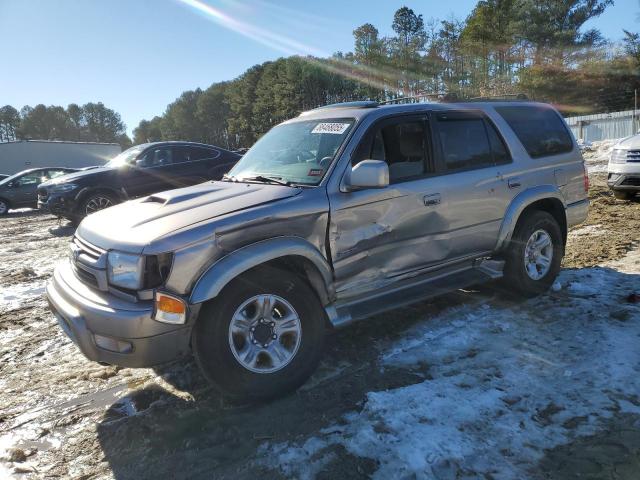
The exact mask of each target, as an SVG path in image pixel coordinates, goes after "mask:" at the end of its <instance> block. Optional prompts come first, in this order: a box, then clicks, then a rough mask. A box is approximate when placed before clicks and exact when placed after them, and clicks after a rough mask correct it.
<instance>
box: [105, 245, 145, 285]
mask: <svg viewBox="0 0 640 480" xmlns="http://www.w3.org/2000/svg"><path fill="white" fill-rule="evenodd" d="M143 261H144V259H143V257H141V256H140V255H133V254H131V253H123V252H115V251H111V252H109V254H108V255H107V276H108V278H109V283H110V284H112V285H116V286H118V287H122V288H128V289H130V290H137V289H139V288H141V287H142V272H143V265H142V264H143Z"/></svg>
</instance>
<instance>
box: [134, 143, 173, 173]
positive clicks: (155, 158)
mask: <svg viewBox="0 0 640 480" xmlns="http://www.w3.org/2000/svg"><path fill="white" fill-rule="evenodd" d="M172 163H173V151H172V149H171V148H167V147H158V148H151V149H149V150H147V152H146V153H145V154H144V158H142V159H141V161H140V163H138V165H139V166H141V167H144V168H149V167H162V166H165V165H171V164H172Z"/></svg>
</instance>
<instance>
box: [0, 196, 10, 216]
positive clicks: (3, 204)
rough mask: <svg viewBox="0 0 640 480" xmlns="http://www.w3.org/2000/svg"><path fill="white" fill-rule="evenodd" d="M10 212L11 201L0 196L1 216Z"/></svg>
mask: <svg viewBox="0 0 640 480" xmlns="http://www.w3.org/2000/svg"><path fill="white" fill-rule="evenodd" d="M7 213H9V202H7V201H6V200H3V199H2V198H0V217H2V216H4V215H6V214H7Z"/></svg>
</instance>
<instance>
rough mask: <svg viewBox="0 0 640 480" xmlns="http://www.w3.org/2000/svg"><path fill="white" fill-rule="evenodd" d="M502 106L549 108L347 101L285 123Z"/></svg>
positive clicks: (508, 103) (527, 103)
mask: <svg viewBox="0 0 640 480" xmlns="http://www.w3.org/2000/svg"><path fill="white" fill-rule="evenodd" d="M503 106H511V107H513V106H523V107H524V106H529V107H530V106H538V107H541V106H543V107H547V108H551V107H550V105H548V104H546V103H538V102H531V101H510V100H506V101H485V102H482V101H481V102H476V101H473V102H456V103H438V102H419V103H402V104H392V105H378V104H376V103H375V102H347V103H344V104H339V103H338V104H335V105H328V106H325V107H320V108H316V109H314V110H308V111H306V112H302V113H301V114H300V115H299V116H298V117H295V118H293V119H291V120H289V121H287V122H285V123H289V122H297V121H304V120H313V119H321V118H355V119H356V120H362V119H364V118H365V117H369V116H374V117H384V116H387V115H390V114H396V113H420V112H428V111H447V110H461V109H464V110H481V111H487V110H491V109H493V108H495V107H503Z"/></svg>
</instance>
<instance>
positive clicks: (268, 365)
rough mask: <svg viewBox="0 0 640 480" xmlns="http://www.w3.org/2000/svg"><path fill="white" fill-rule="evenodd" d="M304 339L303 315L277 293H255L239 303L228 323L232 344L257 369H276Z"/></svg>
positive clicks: (244, 363)
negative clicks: (300, 315)
mask: <svg viewBox="0 0 640 480" xmlns="http://www.w3.org/2000/svg"><path fill="white" fill-rule="evenodd" d="M301 340H302V326H301V323H300V317H299V316H298V313H297V312H296V311H295V309H294V308H293V307H292V306H291V304H290V303H289V302H287V301H286V300H285V299H284V298H282V297H279V296H278V295H269V294H262V295H255V296H253V297H251V298H249V299H248V300H246V301H245V302H243V303H242V305H240V306H239V307H238V308H237V309H236V311H235V313H234V314H233V318H232V319H231V323H230V324H229V347H230V348H231V352H232V353H233V356H234V357H235V358H236V360H237V361H238V363H240V365H242V366H243V367H244V368H246V369H247V370H250V371H251V372H254V373H274V372H277V371H278V370H280V369H282V368H284V367H285V366H286V365H288V364H289V363H290V362H291V360H293V358H294V357H295V355H296V353H297V352H298V348H299V347H300V342H301Z"/></svg>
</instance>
